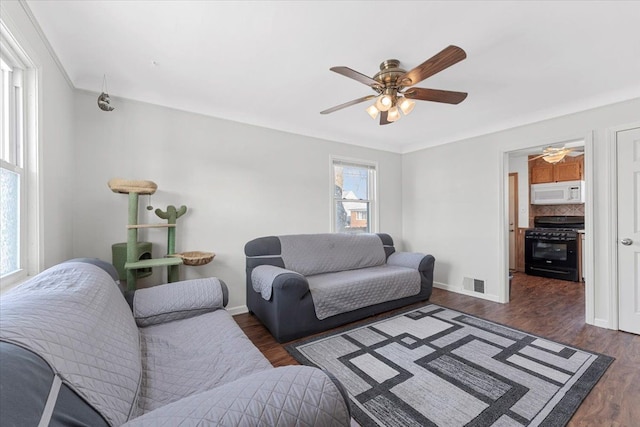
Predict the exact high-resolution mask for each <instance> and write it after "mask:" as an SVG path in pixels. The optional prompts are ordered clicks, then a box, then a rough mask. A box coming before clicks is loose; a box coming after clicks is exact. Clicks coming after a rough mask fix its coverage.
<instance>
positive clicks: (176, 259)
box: [108, 179, 215, 290]
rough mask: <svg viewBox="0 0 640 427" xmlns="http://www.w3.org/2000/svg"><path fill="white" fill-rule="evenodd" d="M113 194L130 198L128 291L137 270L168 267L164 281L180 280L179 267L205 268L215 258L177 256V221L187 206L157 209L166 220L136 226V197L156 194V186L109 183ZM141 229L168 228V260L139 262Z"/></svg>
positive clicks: (150, 183)
mask: <svg viewBox="0 0 640 427" xmlns="http://www.w3.org/2000/svg"><path fill="white" fill-rule="evenodd" d="M108 185H109V188H110V189H111V190H112V191H113V192H114V193H121V194H128V195H129V219H128V222H127V261H126V263H125V264H124V269H125V270H126V276H127V279H126V280H127V289H128V290H135V289H136V280H137V278H138V275H137V274H136V271H137V270H141V269H149V268H154V267H167V281H168V282H169V283H171V282H177V281H178V280H179V273H180V271H179V267H180V265H182V264H186V265H204V264H208V263H209V262H211V260H212V259H213V257H214V256H215V254H213V253H211V252H199V251H193V252H183V253H176V221H177V219H178V218H180V217H181V216H183V215H184V214H185V213H186V212H187V207H186V206H181V207H180V208H179V209H176V207H175V206H173V205H169V206H167V209H166V210H164V211H163V210H161V209H156V210H155V214H156V215H157V216H158V217H160V218H162V219H164V220H166V221H167V222H166V223H159V224H138V202H139V196H140V195H141V194H142V195H145V194H148V195H151V194H153V193H155V192H156V190H157V188H158V186H157V185H156V184H155V183H154V182H153V181H132V180H123V179H112V180H110V181H109V183H108ZM141 228H167V256H166V257H164V258H152V259H142V260H141V259H138V255H139V254H138V252H139V250H138V230H139V229H141Z"/></svg>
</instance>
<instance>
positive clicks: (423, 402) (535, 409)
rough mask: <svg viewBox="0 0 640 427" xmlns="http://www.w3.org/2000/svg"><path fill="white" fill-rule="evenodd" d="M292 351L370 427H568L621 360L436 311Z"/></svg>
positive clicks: (302, 344)
mask: <svg viewBox="0 0 640 427" xmlns="http://www.w3.org/2000/svg"><path fill="white" fill-rule="evenodd" d="M286 348H287V351H288V352H289V353H290V354H291V355H292V356H293V357H294V358H295V359H296V360H298V361H299V362H300V363H302V364H304V365H311V366H317V367H319V368H322V369H325V370H327V371H329V372H330V373H332V374H333V375H334V376H336V377H337V378H338V380H340V382H341V383H342V384H343V385H344V386H345V388H346V390H347V392H348V393H349V397H350V400H351V412H352V416H353V418H355V420H356V421H357V422H358V423H359V424H360V425H362V426H398V427H400V426H403V427H404V426H416V427H418V426H483V427H484V426H497V427H502V426H553V427H556V426H564V425H566V424H567V422H568V421H569V419H570V418H571V417H572V416H573V414H574V412H575V411H576V409H577V408H578V407H579V406H580V404H581V403H582V401H583V399H584V398H585V396H586V395H587V394H588V393H589V391H590V390H591V389H592V388H593V386H594V385H595V384H596V383H597V382H598V380H599V379H600V377H601V376H602V374H604V372H605V371H606V370H607V368H608V367H609V365H610V364H611V362H612V361H613V360H614V359H613V358H611V357H609V356H604V355H600V354H595V353H592V352H588V351H584V350H580V349H577V348H575V347H571V346H567V345H564V344H560V343H557V342H554V341H550V340H548V339H545V338H540V337H537V336H534V335H531V334H528V333H525V332H522V331H519V330H516V329H512V328H509V327H507V326H504V325H500V324H497V323H493V322H490V321H487V320H483V319H480V318H478V317H474V316H470V315H468V314H464V313H460V312H457V311H454V310H450V309H448V308H443V307H440V306H437V305H435V304H427V305H425V306H423V307H421V308H418V309H413V310H411V311H408V312H405V313H402V314H399V315H395V316H392V317H389V318H386V319H383V320H376V321H373V322H371V323H369V324H365V325H364V326H362V325H359V326H356V327H352V328H345V329H343V330H341V331H338V332H333V333H330V334H326V335H324V336H321V337H316V338H312V339H309V340H306V341H302V342H300V341H299V342H296V343H294V344H290V345H288V346H287V347H286Z"/></svg>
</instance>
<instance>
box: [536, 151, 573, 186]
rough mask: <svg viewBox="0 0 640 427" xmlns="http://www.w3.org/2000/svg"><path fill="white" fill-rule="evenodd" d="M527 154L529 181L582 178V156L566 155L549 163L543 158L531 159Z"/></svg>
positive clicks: (556, 180) (541, 181)
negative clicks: (562, 158)
mask: <svg viewBox="0 0 640 427" xmlns="http://www.w3.org/2000/svg"><path fill="white" fill-rule="evenodd" d="M534 157H536V156H529V160H530V162H529V183H530V184H543V183H546V182H561V181H580V180H583V179H584V156H577V157H571V156H567V157H565V158H564V160H562V161H561V162H559V163H556V164H551V163H547V162H545V161H544V160H543V159H536V160H531V159H532V158H534Z"/></svg>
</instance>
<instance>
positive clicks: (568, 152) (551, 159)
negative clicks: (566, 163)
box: [529, 147, 584, 163]
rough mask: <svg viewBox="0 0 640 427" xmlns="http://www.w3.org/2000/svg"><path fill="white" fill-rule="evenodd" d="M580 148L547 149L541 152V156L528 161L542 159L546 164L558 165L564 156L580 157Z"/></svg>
mask: <svg viewBox="0 0 640 427" xmlns="http://www.w3.org/2000/svg"><path fill="white" fill-rule="evenodd" d="M580 148H582V147H570V148H569V147H547V148H545V149H543V150H542V154H541V155H539V156H536V157H532V158H531V159H529V161H532V160H537V159H542V160H544V161H545V162H547V163H558V162H560V161H562V160H563V159H564V158H565V156H572V157H575V156H580V155H582V154H584V151H581V150H580Z"/></svg>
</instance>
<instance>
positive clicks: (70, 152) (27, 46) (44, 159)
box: [0, 1, 75, 268]
mask: <svg viewBox="0 0 640 427" xmlns="http://www.w3.org/2000/svg"><path fill="white" fill-rule="evenodd" d="M0 7H1V10H0V11H1V16H2V20H3V22H4V23H5V24H6V25H7V27H8V29H9V31H10V32H11V33H12V34H13V36H14V37H15V38H16V39H17V41H18V43H19V44H20V45H21V47H22V48H23V49H24V50H25V51H26V53H27V55H28V56H29V57H30V59H31V60H32V61H33V62H34V63H35V64H36V65H37V68H38V76H39V77H38V78H39V80H38V85H39V94H38V102H39V117H38V120H39V140H40V146H39V161H40V165H39V169H40V171H41V173H40V183H41V188H40V217H41V220H40V227H41V235H42V245H41V248H40V255H41V256H40V261H39V267H40V268H46V267H50V266H52V265H54V264H57V263H59V262H61V261H64V260H67V259H69V258H71V257H72V256H73V238H72V237H73V224H72V206H73V184H74V174H73V170H74V165H75V158H74V134H73V130H74V121H75V119H74V116H73V111H74V98H73V97H74V89H73V88H72V87H71V85H70V84H69V83H68V81H67V80H66V77H65V75H64V74H63V73H62V71H61V70H60V68H58V66H57V63H56V61H55V59H54V57H53V56H52V55H51V53H50V51H49V50H48V49H47V44H46V42H45V41H43V39H42V38H41V36H40V33H39V29H38V27H36V26H35V25H34V24H33V22H32V21H31V19H30V16H29V14H27V12H26V11H25V10H24V9H23V7H22V5H21V4H20V3H19V2H16V1H2V2H0Z"/></svg>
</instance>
